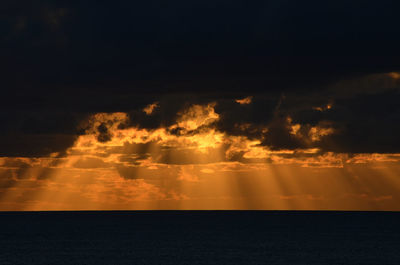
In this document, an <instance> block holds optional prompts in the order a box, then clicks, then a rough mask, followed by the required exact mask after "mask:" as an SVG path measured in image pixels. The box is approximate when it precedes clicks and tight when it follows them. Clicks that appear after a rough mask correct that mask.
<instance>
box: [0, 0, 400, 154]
mask: <svg viewBox="0 0 400 265" xmlns="http://www.w3.org/2000/svg"><path fill="white" fill-rule="evenodd" d="M396 10H398V8H397V5H396V2H395V1H380V2H379V3H377V2H375V1H335V2H331V3H327V2H323V1H307V3H305V2H300V1H292V0H285V1H264V2H254V3H250V2H248V1H227V0H216V1H215V0H214V1H174V2H165V1H160V0H154V1H141V2H140V1H139V2H138V1H130V2H128V1H113V2H112V3H106V2H104V3H102V2H98V1H80V2H74V3H71V2H65V1H39V2H35V4H33V3H31V2H30V1H23V0H22V1H3V2H2V4H1V7H0V32H2V34H1V35H0V44H1V47H2V48H1V49H0V57H1V58H2V59H1V61H0V72H1V76H2V78H1V81H0V82H1V83H0V86H1V98H2V102H1V104H0V110H1V115H0V126H1V131H0V155H1V156H45V155H48V154H50V153H54V152H59V153H61V154H62V152H63V151H65V149H66V148H68V147H69V146H71V145H72V143H73V141H74V140H75V139H76V137H77V136H78V135H80V134H81V133H83V131H84V130H83V129H82V128H80V127H79V124H80V122H81V121H83V120H85V119H86V118H87V117H88V116H89V115H90V114H92V113H96V112H117V111H123V112H127V113H128V114H129V122H128V123H127V124H124V125H121V126H139V127H143V128H157V127H160V126H169V125H171V124H172V123H173V122H174V120H175V118H176V116H177V113H178V112H179V111H182V109H184V108H185V107H187V106H190V104H203V103H208V102H212V101H215V102H217V103H218V104H217V105H216V112H217V113H220V118H221V119H220V121H219V122H218V123H217V124H216V125H215V126H217V128H218V129H220V130H222V131H224V132H227V133H229V134H233V135H247V136H249V137H250V138H259V137H262V136H264V137H265V141H264V142H263V144H265V145H268V146H272V147H274V148H276V149H279V148H285V147H301V146H304V143H303V142H301V141H300V142H299V140H298V139H293V137H292V136H291V135H289V134H288V132H287V131H285V129H287V126H286V125H285V124H284V122H283V121H284V119H285V116H286V115H290V116H292V117H293V119H294V121H296V122H299V123H302V124H306V125H307V126H308V125H310V126H311V125H312V124H314V125H315V124H318V123H319V122H320V121H323V120H331V121H333V123H334V126H335V128H337V129H338V133H337V134H334V135H331V136H329V137H327V138H324V140H323V141H322V142H321V143H320V146H321V148H323V149H325V150H338V151H339V150H343V151H354V152H358V151H366V152H375V151H377V152H388V151H396V150H399V149H400V148H399V144H398V140H396V139H395V137H394V135H395V134H396V133H397V132H398V130H399V128H398V125H396V122H398V111H397V109H396V108H395V105H394V104H395V103H394V102H395V101H396V99H398V94H397V92H393V93H392V94H390V93H388V92H385V93H383V92H382V91H386V89H387V87H385V86H383V85H379V84H374V87H373V88H371V87H369V88H368V89H367V90H368V91H370V92H371V91H375V89H376V91H375V92H374V93H375V94H377V95H379V96H378V97H377V98H375V99H374V98H368V96H362V94H365V93H366V92H365V91H364V92H357V93H358V94H357V93H356V94H353V95H347V97H346V98H345V97H344V96H342V95H343V93H344V92H343V91H341V90H340V89H341V87H343V85H339V86H337V87H334V88H332V87H329V85H330V84H332V83H335V82H336V81H337V80H342V79H347V78H357V77H361V76H364V75H367V74H369V73H382V72H390V71H396V70H398V69H400V68H399V66H400V63H399V62H400V55H399V49H398V47H399V44H400V32H399V31H400V29H399V27H398V24H399V21H398V14H397V12H396ZM364 88H365V86H364ZM346 89H347V88H346ZM345 91H353V90H352V89H351V88H350V89H347V90H345ZM357 91H359V90H357ZM173 92H174V93H175V94H174V95H171V94H172V93H173ZM370 92H368V93H370ZM248 95H253V96H254V98H253V102H252V103H251V104H250V105H239V104H237V103H235V102H234V99H235V98H242V97H244V96H248ZM282 95H286V99H285V100H283V101H282V102H281V104H282V105H281V106H280V103H279V102H280V100H281V97H282ZM328 100H335V108H334V109H332V110H330V111H329V112H326V113H319V112H317V111H316V110H313V109H312V106H318V105H322V104H325V103H326V101H328ZM156 101H158V102H159V108H158V109H157V110H156V111H155V112H154V113H152V115H147V114H146V113H144V112H143V111H142V109H143V108H144V107H145V106H146V105H147V104H150V103H153V102H156ZM356 102H360V103H359V104H358V105H357V103H356ZM278 105H279V113H278V114H277V109H276V108H277V106H278ZM280 121H282V122H280ZM241 124H247V125H246V126H247V127H243V126H242V127H241V126H240V125H241ZM397 124H398V123H397ZM268 126H269V127H270V130H269V132H268V133H267V135H265V132H263V129H265V127H268ZM244 128H245V129H244ZM97 129H98V131H99V132H100V134H99V135H98V137H99V140H100V141H103V142H105V141H108V140H109V139H110V138H111V137H112V135H111V134H110V132H109V131H108V128H107V126H102V125H100V126H99V127H98V128H97ZM274 139H275V140H274ZM371 139H372V140H371Z"/></svg>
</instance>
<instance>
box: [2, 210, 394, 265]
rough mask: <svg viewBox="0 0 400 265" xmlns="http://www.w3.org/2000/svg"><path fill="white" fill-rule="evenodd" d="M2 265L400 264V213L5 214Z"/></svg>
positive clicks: (192, 212)
mask: <svg viewBox="0 0 400 265" xmlns="http://www.w3.org/2000/svg"><path fill="white" fill-rule="evenodd" d="M0 264H1V265H5V264H13V265H14V264H51V265H53V264H93V265H95V264H96V265H98V264H110V265H112V264H160V265H167V264H174V265H179V264H189V265H194V264H246V265H249V264H290V265H293V264H304V265H310V264H351V265H356V264H371V265H372V264H373V265H385V264H393V265H399V264H400V213H394V212H331V211H330V212H303V211H300V212H290V211H127V212H120V211H117V212H114V211H110V212H107V211H105V212H0Z"/></svg>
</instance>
